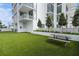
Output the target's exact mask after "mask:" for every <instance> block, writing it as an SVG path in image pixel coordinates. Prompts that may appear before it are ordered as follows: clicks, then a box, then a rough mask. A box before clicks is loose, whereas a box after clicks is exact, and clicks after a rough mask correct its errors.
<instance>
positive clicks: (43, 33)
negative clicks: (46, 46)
mask: <svg viewBox="0 0 79 59" xmlns="http://www.w3.org/2000/svg"><path fill="white" fill-rule="evenodd" d="M32 33H33V34H39V35H45V36H52V35H51V34H55V35H65V36H69V37H71V40H74V41H79V35H71V34H60V33H49V32H32Z"/></svg>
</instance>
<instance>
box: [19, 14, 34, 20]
mask: <svg viewBox="0 0 79 59" xmlns="http://www.w3.org/2000/svg"><path fill="white" fill-rule="evenodd" d="M20 18H21V20H22V19H27V20H31V19H33V16H31V15H29V14H23V15H21V16H20Z"/></svg>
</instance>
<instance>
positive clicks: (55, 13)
mask: <svg viewBox="0 0 79 59" xmlns="http://www.w3.org/2000/svg"><path fill="white" fill-rule="evenodd" d="M54 28H57V4H56V3H54Z"/></svg>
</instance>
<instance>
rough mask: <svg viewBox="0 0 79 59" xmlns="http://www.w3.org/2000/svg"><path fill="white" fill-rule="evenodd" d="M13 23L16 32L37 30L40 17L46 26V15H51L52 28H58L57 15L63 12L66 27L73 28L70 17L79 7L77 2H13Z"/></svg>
mask: <svg viewBox="0 0 79 59" xmlns="http://www.w3.org/2000/svg"><path fill="white" fill-rule="evenodd" d="M12 6H13V9H12V11H13V17H12V18H13V24H14V30H15V31H17V32H32V31H33V30H37V29H38V26H37V23H38V20H39V19H40V20H41V22H42V24H43V28H46V26H45V23H46V18H47V16H51V17H52V24H53V26H52V27H53V28H59V27H60V26H59V25H58V21H59V16H60V14H61V13H64V15H65V17H66V19H67V22H68V24H67V28H73V26H72V17H73V16H74V12H75V10H76V9H77V8H78V7H79V4H77V3H13V4H12Z"/></svg>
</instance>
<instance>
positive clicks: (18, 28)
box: [17, 3, 20, 32]
mask: <svg viewBox="0 0 79 59" xmlns="http://www.w3.org/2000/svg"><path fill="white" fill-rule="evenodd" d="M18 6H19V4H18V3H17V32H20V24H19V16H20V13H19V8H18Z"/></svg>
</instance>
